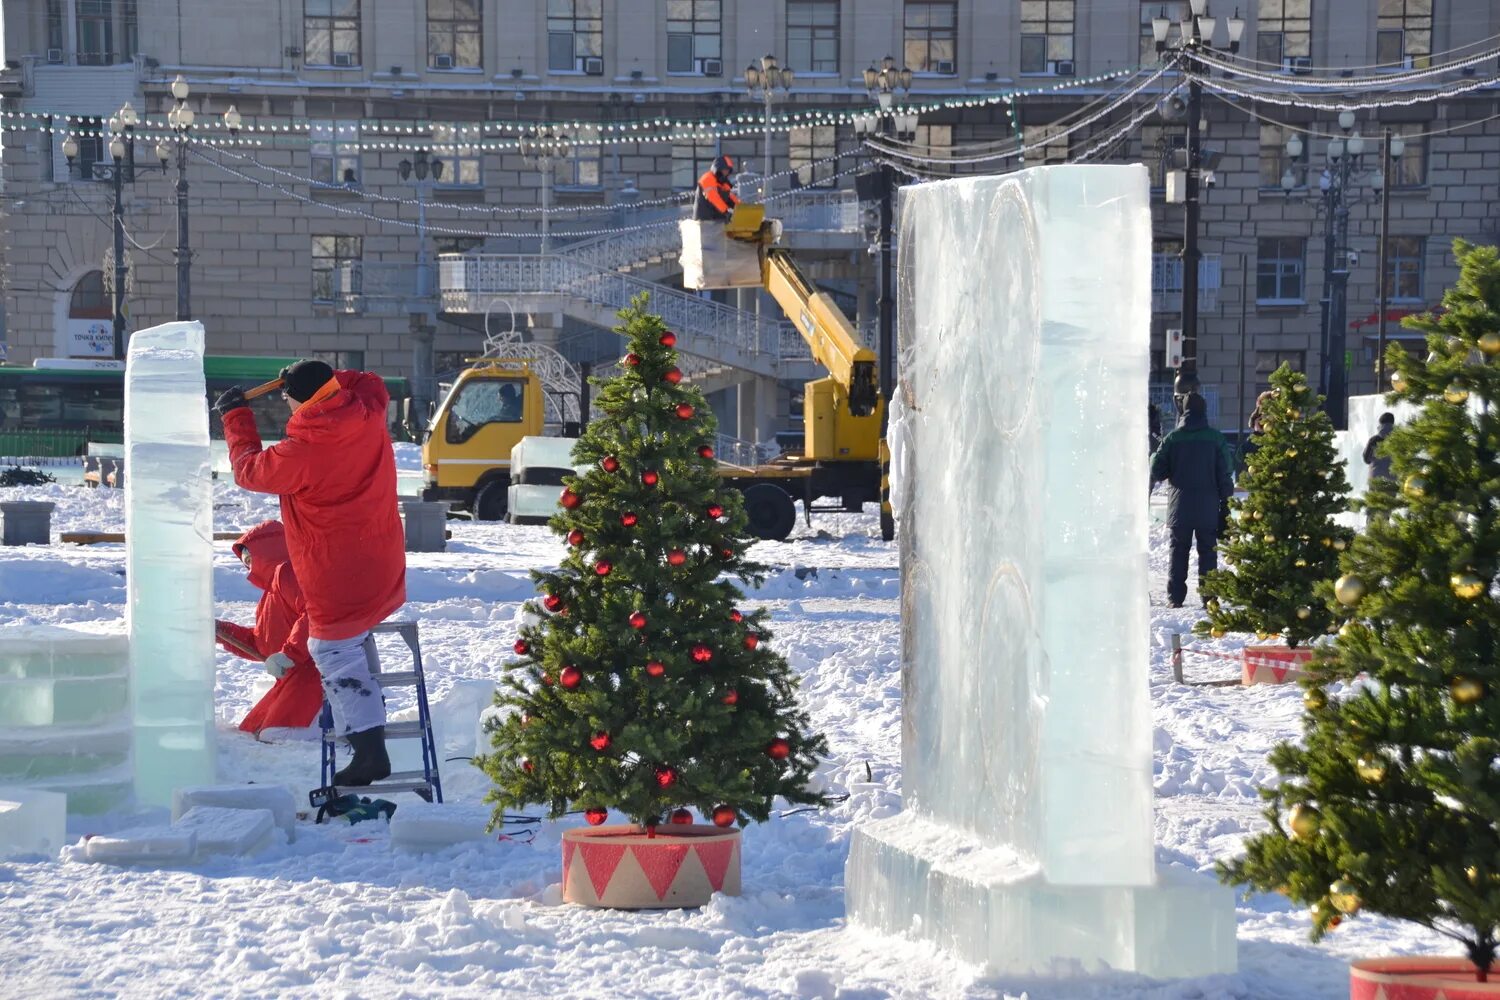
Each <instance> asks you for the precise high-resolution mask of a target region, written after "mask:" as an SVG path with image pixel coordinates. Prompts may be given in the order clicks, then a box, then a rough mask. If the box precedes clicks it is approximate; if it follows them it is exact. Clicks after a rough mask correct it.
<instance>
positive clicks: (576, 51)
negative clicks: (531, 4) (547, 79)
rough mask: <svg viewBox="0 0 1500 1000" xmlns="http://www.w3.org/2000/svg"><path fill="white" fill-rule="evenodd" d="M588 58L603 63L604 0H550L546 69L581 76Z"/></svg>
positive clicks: (551, 71) (550, 71)
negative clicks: (566, 51) (566, 54)
mask: <svg viewBox="0 0 1500 1000" xmlns="http://www.w3.org/2000/svg"><path fill="white" fill-rule="evenodd" d="M564 47H566V48H567V50H568V53H569V54H568V57H567V59H566V60H564V59H563V55H562V50H563V48H564ZM589 59H598V60H600V61H601V62H600V65H601V66H602V65H603V59H604V5H603V0H547V72H548V73H554V74H561V75H568V74H576V75H580V76H581V75H584V73H585V71H586V68H587V60H589Z"/></svg>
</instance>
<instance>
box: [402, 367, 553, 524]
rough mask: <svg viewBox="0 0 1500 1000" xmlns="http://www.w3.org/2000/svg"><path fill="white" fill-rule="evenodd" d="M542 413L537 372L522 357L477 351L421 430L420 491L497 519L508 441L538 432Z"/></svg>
mask: <svg viewBox="0 0 1500 1000" xmlns="http://www.w3.org/2000/svg"><path fill="white" fill-rule="evenodd" d="M543 414H544V400H543V398H542V384H541V379H540V378H538V377H537V374H536V373H535V372H533V371H532V370H531V367H530V366H529V365H527V364H526V362H524V361H515V360H496V359H480V360H478V361H476V362H475V363H473V364H472V365H471V366H470V367H469V368H466V369H465V370H464V371H462V372H460V373H459V376H458V379H457V381H455V382H454V383H453V388H452V389H450V390H449V391H448V394H447V396H445V397H444V398H443V401H442V402H441V403H440V404H439V405H438V407H437V409H436V410H435V411H434V412H433V414H432V419H431V421H430V422H429V423H428V425H427V430H426V433H425V434H424V435H423V440H422V475H423V488H422V499H423V500H447V501H449V502H450V503H452V504H453V506H454V507H456V508H459V509H462V510H467V511H469V512H470V513H471V514H472V515H473V516H474V519H475V520H479V521H498V520H501V519H503V518H504V517H505V513H506V507H507V506H508V503H509V500H508V491H509V489H510V452H511V449H512V448H514V447H515V446H516V444H517V443H518V442H519V441H520V440H521V438H523V437H529V436H533V435H538V434H541V433H542V423H543Z"/></svg>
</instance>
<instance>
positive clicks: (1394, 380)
mask: <svg viewBox="0 0 1500 1000" xmlns="http://www.w3.org/2000/svg"><path fill="white" fill-rule="evenodd" d="M1391 388H1392V389H1394V390H1395V391H1396V392H1405V391H1406V390H1407V389H1409V388H1411V383H1410V382H1408V381H1406V376H1405V375H1402V374H1401V373H1400V372H1391Z"/></svg>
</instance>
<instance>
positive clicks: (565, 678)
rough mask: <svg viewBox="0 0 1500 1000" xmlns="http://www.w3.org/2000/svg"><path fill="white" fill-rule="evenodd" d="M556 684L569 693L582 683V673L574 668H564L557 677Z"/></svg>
mask: <svg viewBox="0 0 1500 1000" xmlns="http://www.w3.org/2000/svg"><path fill="white" fill-rule="evenodd" d="M557 680H558V683H560V684H562V686H563V687H565V688H567V689H568V690H569V691H571V690H573V689H574V688H576V687H577V686H578V685H580V684H582V683H583V671H582V670H579V669H578V668H577V667H574V666H566V667H563V668H562V671H561V672H560V673H559V674H558V675H557Z"/></svg>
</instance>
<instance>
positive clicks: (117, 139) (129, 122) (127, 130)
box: [63, 101, 140, 361]
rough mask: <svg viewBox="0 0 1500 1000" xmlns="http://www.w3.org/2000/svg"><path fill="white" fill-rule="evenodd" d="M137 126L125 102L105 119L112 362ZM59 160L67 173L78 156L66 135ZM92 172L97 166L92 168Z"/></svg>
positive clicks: (117, 352)
mask: <svg viewBox="0 0 1500 1000" xmlns="http://www.w3.org/2000/svg"><path fill="white" fill-rule="evenodd" d="M138 124H140V116H139V115H137V114H136V110H135V108H133V107H131V105H130V102H129V101H126V102H125V104H124V105H123V106H122V107H121V108H120V110H119V111H117V112H115V113H114V115H113V116H111V117H110V119H109V134H110V140H109V155H110V157H111V159H113V160H114V162H113V163H112V164H111V165H110V168H109V169H110V175H111V179H112V180H113V181H114V188H115V192H114V194H115V202H114V206H113V210H112V213H111V214H112V216H113V221H114V236H115V246H114V258H115V276H114V289H113V291H114V357H115V360H116V361H123V360H125V279H126V270H125V209H124V199H125V187H124V184H125V176H126V174H129V175H130V179H131V180H134V179H135V127H136V126H137V125H138ZM63 156H65V157H66V158H67V160H68V169H69V170H71V169H72V168H73V161H74V160H75V159H76V158H77V156H78V140H77V139H75V138H73V136H71V135H69V136H68V137H67V138H66V139H64V140H63ZM94 166H95V167H96V168H97V167H98V164H95V165H94Z"/></svg>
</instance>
